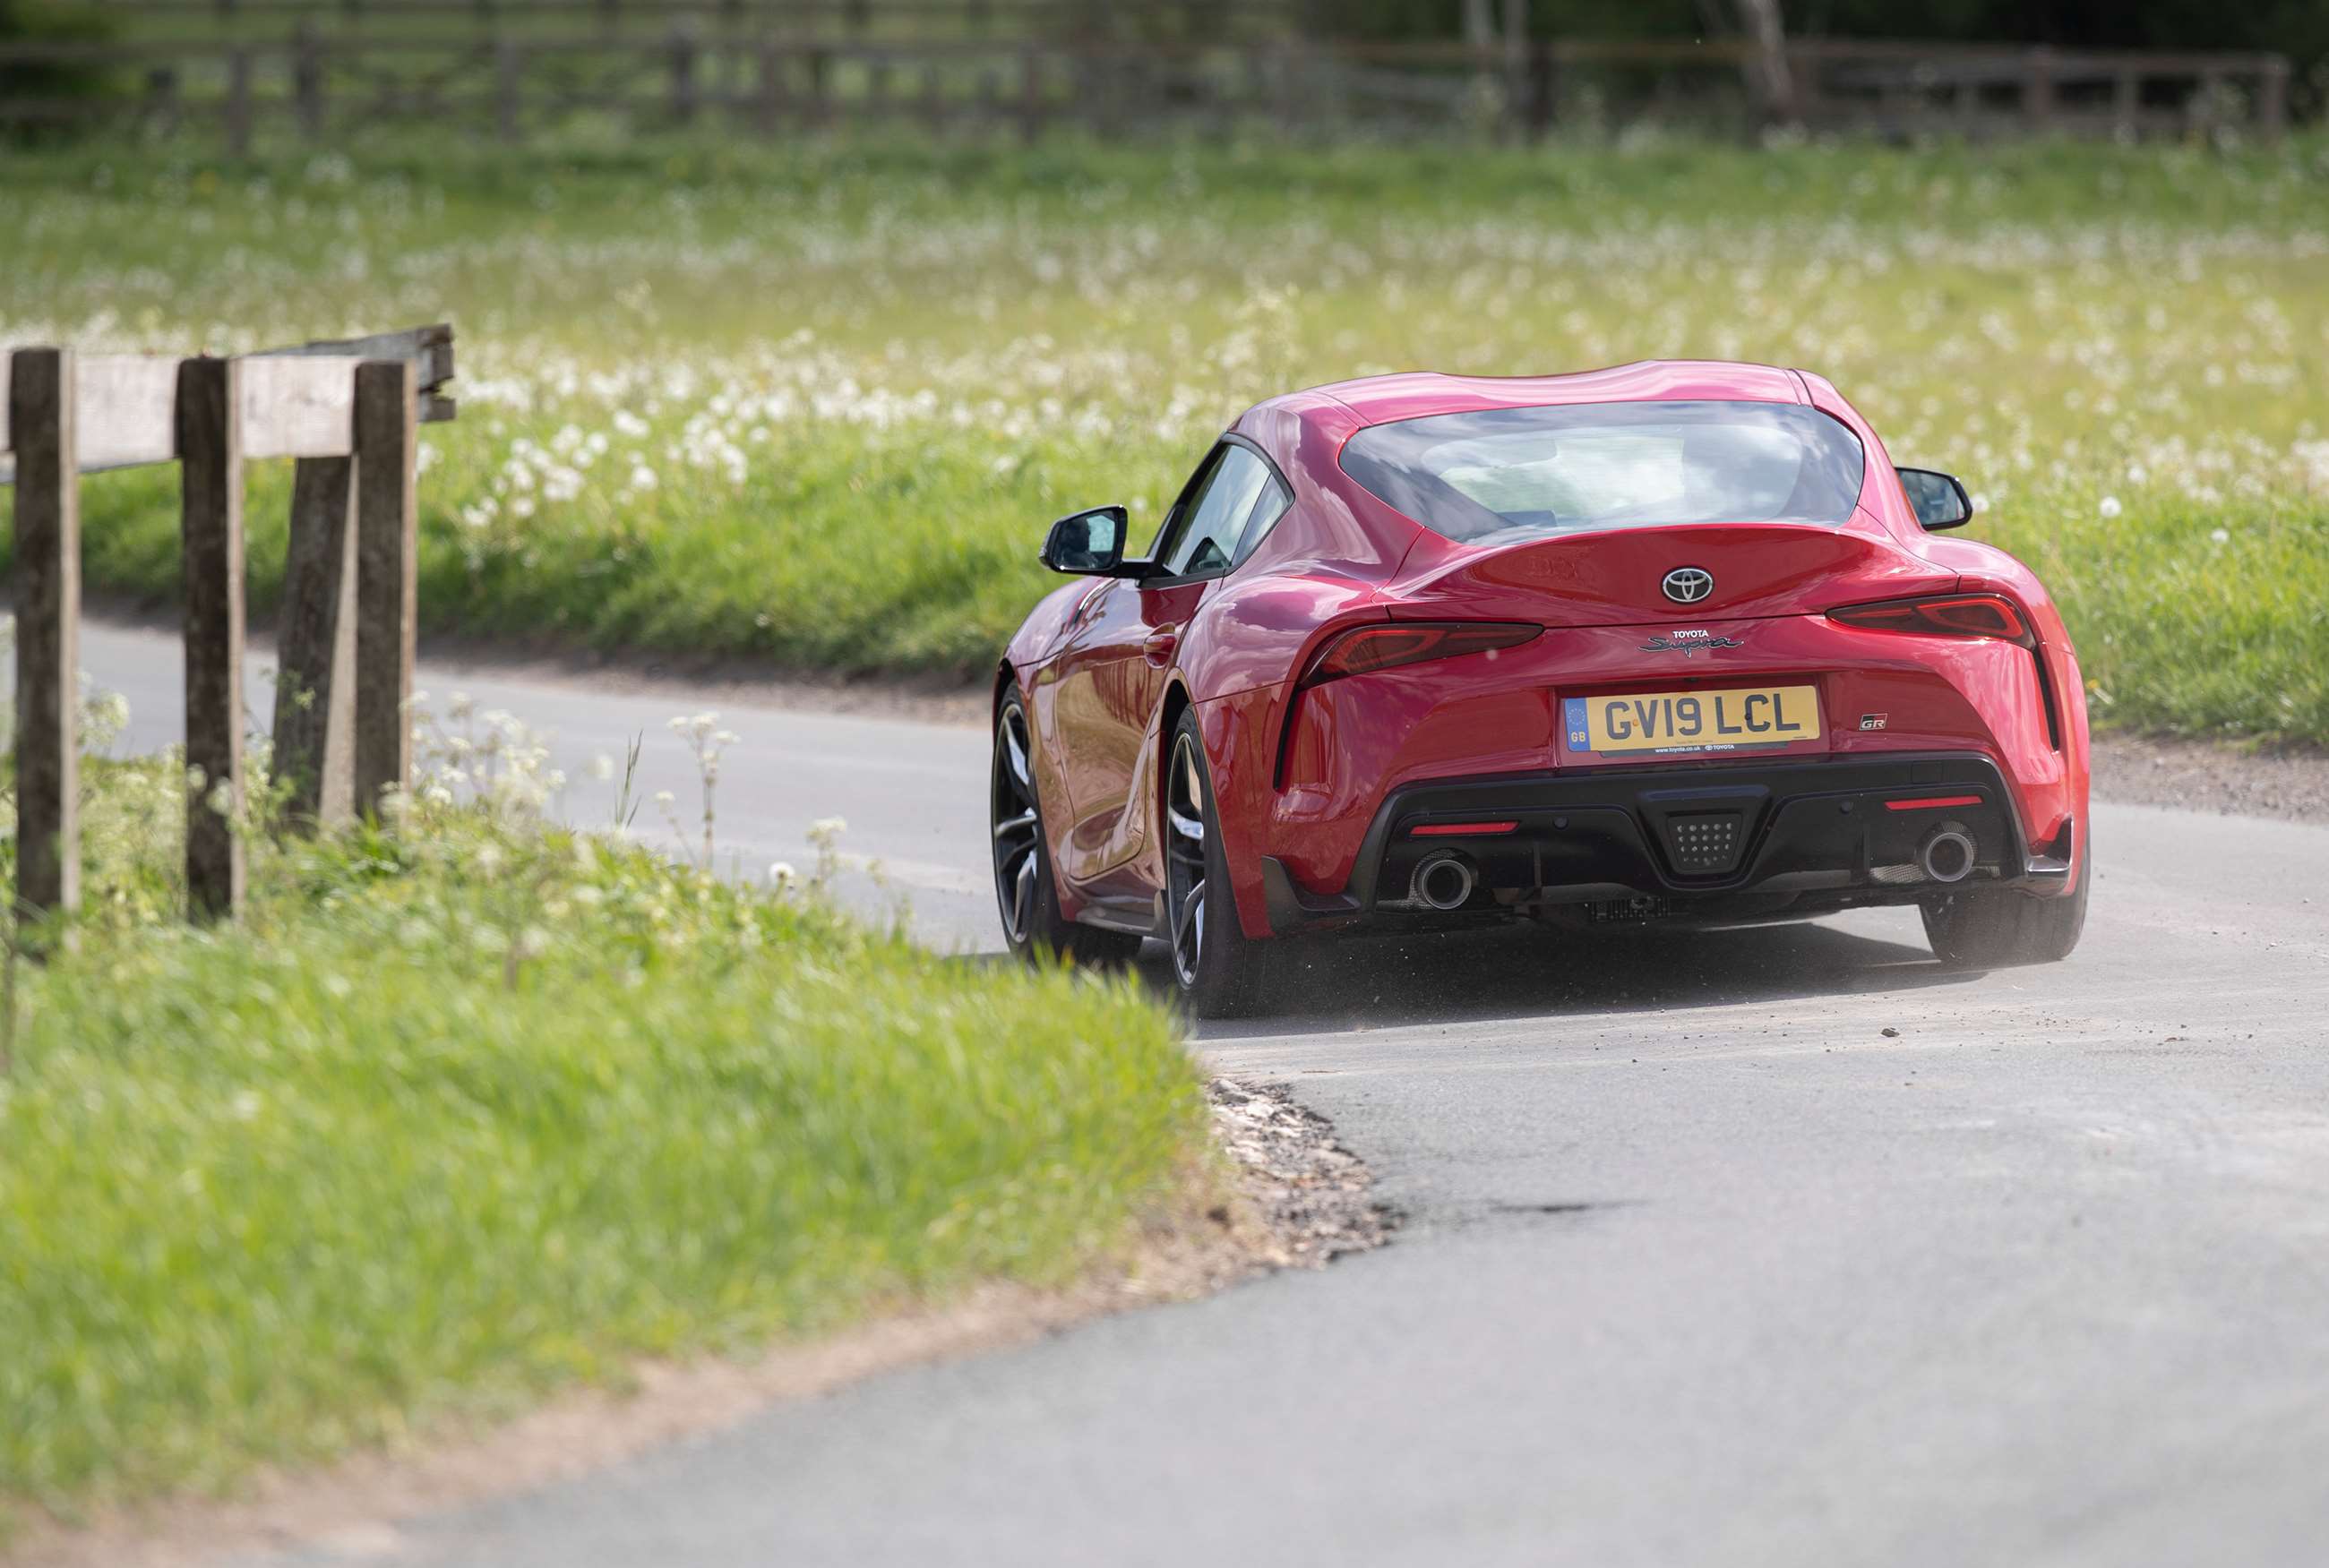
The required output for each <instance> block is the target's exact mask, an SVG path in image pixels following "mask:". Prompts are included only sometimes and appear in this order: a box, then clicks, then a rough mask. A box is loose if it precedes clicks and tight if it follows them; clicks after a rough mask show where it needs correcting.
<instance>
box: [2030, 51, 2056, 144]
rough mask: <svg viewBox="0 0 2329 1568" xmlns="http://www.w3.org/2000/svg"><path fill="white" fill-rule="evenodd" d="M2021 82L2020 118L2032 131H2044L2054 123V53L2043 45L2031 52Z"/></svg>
mask: <svg viewBox="0 0 2329 1568" xmlns="http://www.w3.org/2000/svg"><path fill="white" fill-rule="evenodd" d="M2025 71H2026V74H2025V75H2024V76H2023V82H2022V117H2023V119H2024V120H2025V121H2027V122H2028V124H2029V127H2030V128H2031V129H2032V131H2040V132H2042V131H2044V130H2045V129H2046V128H2047V127H2049V126H2051V125H2052V124H2053V122H2054V52H2053V51H2052V50H2051V49H2049V48H2047V47H2046V46H2045V45H2044V44H2042V43H2041V44H2040V45H2039V46H2038V47H2037V48H2035V49H2033V50H2032V51H2031V52H2030V53H2029V56H2028V61H2027V65H2026V68H2025Z"/></svg>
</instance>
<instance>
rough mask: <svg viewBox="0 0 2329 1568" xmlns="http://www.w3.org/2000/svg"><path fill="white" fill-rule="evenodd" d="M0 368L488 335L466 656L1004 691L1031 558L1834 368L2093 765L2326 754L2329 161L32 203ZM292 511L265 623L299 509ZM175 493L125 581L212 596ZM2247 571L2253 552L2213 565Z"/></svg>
mask: <svg viewBox="0 0 2329 1568" xmlns="http://www.w3.org/2000/svg"><path fill="white" fill-rule="evenodd" d="M0 185H5V187H6V188H7V189H8V191H9V192H10V195H11V198H12V220H13V221H12V222H11V223H10V224H9V225H7V226H6V227H5V232H0V340H5V341H12V342H25V341H35V340H42V339H63V340H70V341H73V342H77V343H81V344H83V345H84V346H88V347H98V346H104V345H108V344H111V345H117V346H118V345H136V346H152V347H167V348H174V349H178V350H180V351H183V350H184V349H185V348H187V347H189V346H191V345H194V344H207V345H209V346H211V347H213V348H218V349H230V348H236V347H253V346H261V345H263V344H265V343H269V342H273V341H279V340H284V339H294V338H297V337H300V336H305V335H311V334H329V333H343V332H345V331H348V330H351V329H354V328H359V327H378V326H381V325H382V324H404V323H407V322H410V321H416V320H420V319H426V318H433V317H438V316H443V315H449V316H450V318H451V319H452V320H453V321H454V322H455V324H456V325H457V328H458V329H459V332H460V334H461V355H462V360H461V363H462V374H461V378H460V384H459V392H460V396H461V399H462V403H463V412H462V416H461V418H460V420H459V422H458V423H457V424H455V425H451V426H440V427H432V428H431V430H430V431H429V433H428V436H427V444H428V452H429V472H428V474H427V475H426V476H425V478H424V480H423V483H422V494H423V512H422V526H423V544H422V563H421V569H422V573H423V577H424V581H423V591H422V596H421V603H422V604H423V606H425V608H426V613H427V615H429V618H430V620H431V622H432V623H433V624H435V625H436V626H437V627H438V628H440V629H446V630H460V631H467V632H471V633H478V634H488V635H493V636H497V637H504V638H513V637H514V638H521V639H526V640H547V641H552V642H561V643H576V644H589V645H593V646H599V647H628V648H638V649H647V650H655V651H658V652H671V653H709V654H721V655H741V656H745V657H750V658H758V659H763V660H767V661H770V662H775V663H777V664H780V665H788V666H792V667H794V668H798V669H810V670H817V671H851V672H857V671H957V672H964V673H968V672H973V671H976V670H977V669H978V668H979V667H980V666H981V665H982V664H984V663H985V661H987V660H989V659H991V658H992V657H993V656H994V654H995V651H996V649H997V648H998V647H999V646H1000V645H1001V643H1002V642H1003V640H1004V638H1005V636H1007V634H1008V633H1009V631H1010V629H1011V628H1012V626H1013V625H1014V624H1015V623H1016V622H1017V620H1018V618H1019V617H1020V615H1022V614H1023V612H1024V610H1025V608H1026V607H1027V606H1028V605H1029V604H1030V603H1031V602H1032V600H1033V598H1034V597H1035V596H1037V595H1038V594H1040V593H1041V592H1042V590H1043V589H1044V588H1045V587H1047V586H1049V585H1050V584H1051V583H1052V582H1055V581H1056V579H1053V578H1051V577H1048V576H1047V575H1046V574H1044V573H1043V572H1042V570H1041V569H1040V568H1038V567H1037V566H1036V565H1035V564H1034V561H1033V559H1032V556H1033V551H1034V548H1035V545H1036V543H1037V542H1038V539H1039V532H1040V530H1041V528H1042V524H1043V523H1044V522H1045V521H1048V520H1049V519H1050V518H1051V517H1052V516H1055V515H1057V514H1059V513H1060V512H1065V511H1067V510H1069V509H1070V508H1072V507H1076V506H1082V505H1089V504H1095V503H1098V502H1110V501H1118V502H1127V503H1128V504H1130V505H1131V506H1132V508H1133V511H1134V512H1135V516H1136V528H1139V529H1143V530H1145V529H1146V528H1148V527H1152V526H1153V525H1154V523H1155V521H1156V518H1157V514H1158V512H1160V511H1161V509H1162V508H1163V506H1164V505H1165V502H1166V501H1167V500H1168V498H1169V497H1170V496H1171V495H1172V494H1173V493H1174V490H1175V489H1176V488H1177V486H1178V484H1179V482H1180V480H1181V479H1182V477H1183V475H1184V474H1186V473H1187V471H1188V469H1189V467H1190V466H1191V465H1192V464H1193V463H1194V462H1195V461H1196V460H1197V458H1198V457H1199V456H1200V455H1202V452H1203V450H1204V448H1205V446H1206V445H1207V443H1208V442H1209V441H1210V440H1211V438H1212V437H1213V436H1214V435H1215V434H1216V433H1218V431H1219V430H1220V429H1221V427H1222V426H1223V425H1224V424H1225V423H1226V422H1227V421H1228V420H1229V419H1230V418H1233V417H1234V416H1235V415H1236V413H1237V412H1238V411H1239V410H1240V408H1243V407H1244V406H1246V405H1247V404H1249V403H1251V402H1252V401H1254V400H1256V399H1260V398H1264V397H1268V396H1269V395H1271V394H1273V393H1276V392H1279V391H1282V390H1287V389H1288V388H1291V387H1297V386H1303V385H1307V384H1313V383H1316V382H1320V381H1325V380H1338V379H1341V378H1343V377H1345V376H1350V375H1353V374H1362V373H1366V372H1370V371H1382V370H1392V369H1407V368H1417V367H1429V368H1437V369H1441V370H1446V371H1459V372H1469V373H1485V374H1509V373H1521V372H1528V373H1538V372H1543V371H1557V370H1570V369H1579V368H1584V367H1589V366H1593V365H1599V364H1608V363H1611V362H1615V361H1623V360H1627V359H1633V358H1640V357H1655V356H1687V355H1702V356H1711V357H1718V358H1743V359H1754V360H1767V361H1775V362H1778V363H1783V364H1796V365H1804V366H1807V367H1810V368H1813V369H1815V370H1818V371H1823V372H1824V373H1825V374H1827V375H1829V376H1830V377H1832V378H1833V379H1834V380H1835V382H1836V383H1837V384H1838V385H1839V386H1840V387H1842V388H1843V390H1844V391H1845V392H1846V393H1847V394H1848V395H1850V396H1851V397H1853V399H1854V400H1855V401H1856V402H1858V403H1859V404H1860V406H1861V407H1862V408H1864V409H1865V410H1866V411H1867V412H1868V414H1869V415H1870V416H1871V418H1872V419H1873V420H1874V421H1875V423H1876V424H1877V426H1878V427H1879V428H1880V429H1881V431H1883V433H1884V436H1885V438H1886V441H1887V444H1888V446H1890V447H1891V450H1892V453H1893V455H1895V456H1896V457H1897V458H1899V459H1900V460H1901V461H1903V462H1912V463H1925V464H1929V465H1935V466H1939V467H1944V468H1947V469H1950V470H1952V471H1954V472H1957V473H1959V474H1963V475H1964V476H1965V477H1966V481H1967V483H1968V484H1969V485H1970V486H1971V488H1972V489H1973V491H1974V492H1975V494H1976V496H1977V498H1978V499H1979V501H1980V502H1981V506H1982V516H1981V518H1980V519H1979V520H1978V521H1977V523H1976V525H1975V531H1976V533H1978V534H1981V535H1983V536H1985V537H1989V538H1992V539H1994V540H1997V541H1999V542H2001V543H2004V544H2005V545H2006V546H2007V547H2008V548H2010V549H2014V550H2015V551H2016V552H2017V553H2019V554H2022V555H2023V556H2024V557H2025V558H2026V559H2031V560H2032V562H2033V564H2035V565H2037V566H2039V567H2040V568H2041V570H2043V571H2045V572H2046V573H2047V574H2048V576H2049V577H2050V578H2051V580H2052V582H2053V585H2054V587H2055V588H2056V590H2057V591H2058V594H2059V596H2060V598H2061V600H2062V602H2063V606H2064V611H2065V614H2066V616H2067V618H2068V619H2069V622H2070V627H2071V630H2072V633H2073V635H2074V636H2076V637H2077V639H2078V640H2079V644H2080V652H2081V654H2082V656H2083V658H2084V662H2085V664H2086V667H2087V671H2088V673H2089V675H2090V676H2091V677H2092V678H2093V679H2094V680H2095V681H2096V682H2097V685H2098V693H2097V699H2096V702H2095V709H2096V711H2097V713H2098V716H2099V717H2100V718H2102V719H2103V720H2104V721H2105V722H2116V723H2123V724H2128V725H2135V726H2142V727H2146V728H2167V729H2174V730H2181V731H2185V732H2196V733H2208V734H2225V733H2232V734H2260V735H2282V736H2292V737H2309V738H2314V739H2319V738H2323V737H2329V611H2324V609H2323V608H2322V606H2324V605H2329V548H2324V544H2329V371H2324V366H2329V290H2324V288H2323V287H2322V286H2321V277H2322V276H2323V270H2324V266H2329V139H2324V137H2322V136H2319V135H2305V136H2296V137H2292V138H2290V139H2289V140H2288V141H2287V142H2286V143H2285V144H2283V145H2282V146H2278V147H2275V148H2269V149H2266V148H2251V149H2230V150H2220V151H2218V150H2211V151H2202V150H2199V149H2195V148H2190V147H2156V146H2149V147H2138V148H2122V147H2110V146H2069V145H2062V144H2056V143H2050V142H2039V143H2032V144H2028V145H2022V146H2011V147H2004V148H1995V149H1980V150H1975V149H1969V148H1966V147H1962V146H1928V147H1919V148H1891V147H1878V146H1857V145H1849V144H1846V145H1835V146H1828V145H1814V146H1798V147H1791V148H1777V149H1771V150H1768V151H1747V150H1743V149H1738V148H1721V147H1711V146H1703V145H1697V144H1692V143H1687V142H1676V141H1672V140H1662V139H1658V138H1648V139H1645V140H1641V141H1637V142H1628V143H1626V144H1624V145H1619V146H1601V145H1580V144H1561V145H1555V146H1549V147H1545V148H1541V149H1530V150H1518V149H1490V148H1466V147H1459V146H1447V145H1442V146H1407V147H1393V146H1366V145H1363V146H1348V147H1342V148H1336V149H1331V150H1310V149H1299V148H1266V149H1265V148H1256V147H1248V146H1157V147H1143V148H1111V147H1096V146H1080V145H1077V144H1073V143H1064V142H1063V143H1060V144H1056V145H1047V146H1040V147H1036V148H1032V149H1023V150H1012V149H1005V148H1002V147H999V146H988V147H957V148H938V147H933V146H916V145H911V144H902V143H901V144H886V143H884V144H872V143H868V144H857V143H847V142H836V143H809V144H805V145H802V146H788V147H783V148H766V147H758V146H735V145H713V144H711V143H708V142H702V141H695V142H670V143H656V142H654V141H652V140H650V141H647V142H644V143H639V144H635V145H625V146H609V145H602V144H599V143H596V142H593V141H591V140H589V139H588V138H587V137H586V138H583V139H580V140H577V141H573V142H570V143H566V144H561V145H555V146H542V147H539V148H536V149H533V150H532V151H529V152H527V153H525V154H523V155H513V154H510V153H507V152H506V151H504V150H502V149H487V150H484V151H480V150H477V149H471V148H464V147H460V146H451V145H426V144H411V145H408V144H405V143H399V144H398V145H397V146H394V147H392V148H384V149H382V150H381V151H379V152H377V153H373V152H369V151H367V152H364V153H363V154H360V155H354V156H348V155H329V156H322V157H317V156H313V155H306V154H304V153H301V154H292V153H289V152H277V153H269V154H266V155H262V156H260V157H259V158H257V159H254V160H251V161H249V162H244V163H225V162H222V161H219V160H217V159H215V158H211V157H206V156H203V155H199V154H198V153H197V152H195V151H193V150H191V149H189V148H186V147H178V148H173V149H167V150H161V151H156V150H154V149H150V148H148V149H97V150H87V149H84V150H80V151H76V152H71V153H62V154H56V155H13V156H5V157H0ZM281 466H282V465H262V467H263V471H262V472H261V473H260V474H259V476H258V488H257V490H256V491H255V493H254V497H253V502H252V506H251V509H250V520H251V524H250V539H251V549H252V552H253V592H254V602H255V603H256V604H258V605H259V606H260V607H261V610H262V613H264V608H265V606H267V605H268V604H269V603H270V602H271V599H272V596H273V594H274V592H275V589H276V587H277V585H278V581H279V577H280V569H281V560H282V555H283V524H282V521H281V519H282V516H283V512H284V509H285V502H286V499H287V494H288V475H287V474H284V473H283V472H281V471H280V469H281ZM173 502H174V490H173V489H172V482H171V481H170V479H169V476H168V475H167V474H166V473H162V472H160V471H152V472H148V473H146V474H117V475H102V476H99V477H97V478H95V479H92V480H91V481H90V484H89V486H88V490H87V498H86V503H85V512H86V537H87V549H88V565H87V572H88V577H89V580H90V583H91V584H93V585H95V586H97V587H102V588H106V589H110V590H115V591H120V592H127V593H129V594H133V595H137V596H146V597H150V598H154V599H165V598H168V597H169V596H172V595H174V592H175V587H176V576H177V571H178V548H177V543H176V539H175V534H174V524H173V513H172V510H171V509H172V505H173ZM2220 535H2221V537H2219V536H2220Z"/></svg>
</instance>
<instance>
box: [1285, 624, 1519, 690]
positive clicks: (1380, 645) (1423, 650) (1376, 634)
mask: <svg viewBox="0 0 2329 1568" xmlns="http://www.w3.org/2000/svg"><path fill="white" fill-rule="evenodd" d="M1543 631H1544V628H1543V627H1542V626H1538V625H1532V624H1528V623H1527V622H1524V621H1483V622H1456V621H1431V622H1410V623H1400V622H1389V623H1380V624H1375V625H1371V626H1361V627H1358V628H1357V629H1356V630H1353V631H1349V632H1345V633H1344V634H1342V635H1341V636H1339V637H1337V638H1335V639H1334V641H1333V642H1331V643H1327V644H1326V645H1325V647H1324V648H1321V649H1320V650H1319V651H1318V656H1317V657H1316V658H1315V659H1313V660H1311V661H1310V668H1309V669H1308V670H1306V671H1304V672H1303V676H1302V684H1303V685H1305V686H1315V685H1317V684H1318V683H1319V682H1320V681H1339V680H1340V679H1342V678H1343V677H1344V676H1345V675H1365V674H1368V673H1371V672H1372V671H1377V670H1389V669H1391V668H1392V667H1393V666H1395V665H1400V664H1415V663H1419V662H1422V661H1424V660H1426V659H1452V658H1454V657H1455V656H1456V655H1457V654H1458V653H1492V652H1494V651H1495V650H1496V649H1499V648H1517V647H1519V646H1520V645H1521V644H1522V643H1526V642H1530V641H1532V640H1533V639H1535V638H1536V637H1538V636H1539V635H1541V634H1542V633H1543Z"/></svg>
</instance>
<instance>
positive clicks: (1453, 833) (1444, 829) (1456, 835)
mask: <svg viewBox="0 0 2329 1568" xmlns="http://www.w3.org/2000/svg"><path fill="white" fill-rule="evenodd" d="M1519 826H1520V824H1519V823H1518V822H1426V823H1424V824H1423V825H1422V826H1421V827H1419V828H1415V829H1412V830H1410V835H1409V836H1410V837H1411V838H1418V839H1464V838H1471V837H1474V836H1475V835H1482V836H1485V835H1486V834H1489V833H1509V832H1511V831H1513V829H1515V828H1517V827H1519Z"/></svg>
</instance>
